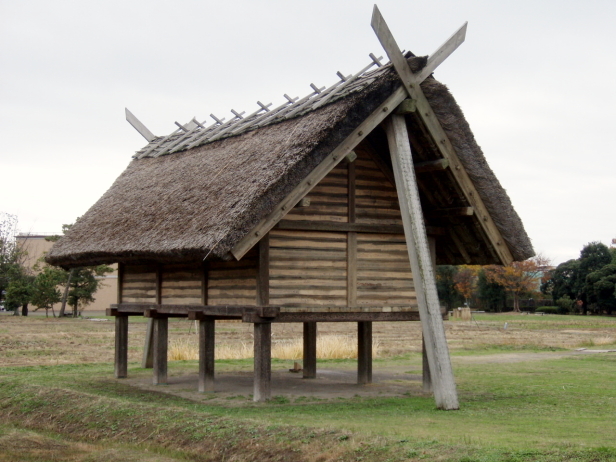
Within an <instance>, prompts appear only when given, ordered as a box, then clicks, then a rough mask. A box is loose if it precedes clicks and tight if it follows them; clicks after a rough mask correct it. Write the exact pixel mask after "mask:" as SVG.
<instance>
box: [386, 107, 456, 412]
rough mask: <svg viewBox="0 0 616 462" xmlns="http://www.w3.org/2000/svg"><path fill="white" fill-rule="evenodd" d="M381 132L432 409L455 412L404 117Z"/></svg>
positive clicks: (393, 118) (453, 386)
mask: <svg viewBox="0 0 616 462" xmlns="http://www.w3.org/2000/svg"><path fill="white" fill-rule="evenodd" d="M385 128H386V131H387V141H388V144H389V151H390V154H391V161H392V165H393V170H394V177H395V179H396V191H397V193H398V201H399V202H400V212H401V213H402V224H403V225H404V235H405V238H406V243H407V248H408V252H409V259H410V262H411V270H412V272H413V281H414V283H415V291H416V293H417V303H418V305H419V315H420V318H421V327H422V330H423V335H424V338H425V341H426V355H427V357H428V363H429V366H430V374H431V376H432V383H433V386H434V398H435V401H436V406H437V407H438V408H439V409H446V410H453V409H459V408H460V406H459V404H458V394H457V391H456V384H455V381H454V377H453V369H452V367H451V360H450V358H449V349H448V347H447V339H446V338H445V328H444V326H443V318H442V315H441V309H440V306H439V301H438V294H437V292H436V281H435V278H434V270H433V268H432V263H431V258H430V251H429V248H428V241H427V236H426V227H425V223H424V220H423V213H422V210H421V203H420V200H419V190H418V188H417V181H416V179H415V170H414V167H413V159H412V155H411V146H410V142H409V134H408V131H407V129H406V121H405V119H404V116H402V115H395V114H393V115H391V116H390V117H389V119H387V122H386V126H385Z"/></svg>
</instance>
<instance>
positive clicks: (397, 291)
mask: <svg viewBox="0 0 616 462" xmlns="http://www.w3.org/2000/svg"><path fill="white" fill-rule="evenodd" d="M357 305H358V306H375V305H376V306H401V305H411V306H417V299H416V296H415V287H414V285H413V275H412V274H411V267H410V264H409V256H408V251H407V249H406V241H405V239H404V235H402V234H401V235H397V234H362V233H357Z"/></svg>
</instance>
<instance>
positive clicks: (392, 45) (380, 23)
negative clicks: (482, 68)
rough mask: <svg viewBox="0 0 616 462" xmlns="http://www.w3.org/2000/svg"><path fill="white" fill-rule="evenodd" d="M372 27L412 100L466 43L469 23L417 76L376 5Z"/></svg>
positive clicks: (452, 37) (429, 59) (440, 49)
mask: <svg viewBox="0 0 616 462" xmlns="http://www.w3.org/2000/svg"><path fill="white" fill-rule="evenodd" d="M370 25H371V26H372V29H374V32H375V33H376V36H377V37H378V39H379V41H380V42H381V45H382V46H383V48H384V49H385V52H386V53H387V56H388V57H389V60H390V61H391V62H392V64H393V65H394V68H395V69H396V72H397V73H398V75H399V76H400V80H402V83H403V84H404V87H405V88H406V91H407V92H408V94H409V95H410V97H411V98H413V99H416V98H417V92H418V91H421V90H420V89H419V84H420V83H421V82H423V81H424V80H425V79H426V78H427V77H428V76H429V75H430V74H432V72H434V70H435V69H436V68H437V67H438V66H439V65H440V64H441V63H442V62H443V61H445V59H447V58H448V57H449V55H450V54H452V53H453V52H454V51H455V50H456V48H458V47H459V46H460V45H461V44H462V42H464V39H465V38H466V26H467V25H468V22H465V23H464V24H463V25H462V27H460V28H459V29H458V30H457V31H456V33H454V34H453V35H452V36H451V37H450V38H449V40H447V41H446V42H445V43H444V44H443V45H441V46H440V47H439V48H438V49H437V50H436V51H435V52H434V53H432V54H431V55H430V56H429V57H428V62H427V63H426V66H425V67H424V68H423V69H422V70H421V71H420V72H419V73H417V74H413V71H411V68H410V66H409V64H408V62H407V61H406V59H405V58H404V55H403V54H402V52H401V51H400V48H399V47H398V44H397V43H396V39H395V38H394V36H393V34H392V33H391V31H390V30H389V27H388V26H387V23H386V22H385V19H384V18H383V15H381V12H380V11H379V9H378V7H377V6H376V5H374V10H373V11H372V21H371V22H370Z"/></svg>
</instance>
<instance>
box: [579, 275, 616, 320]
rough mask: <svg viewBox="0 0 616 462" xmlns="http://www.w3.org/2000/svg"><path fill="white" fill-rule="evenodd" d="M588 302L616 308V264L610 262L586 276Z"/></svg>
mask: <svg viewBox="0 0 616 462" xmlns="http://www.w3.org/2000/svg"><path fill="white" fill-rule="evenodd" d="M586 287H587V289H588V293H587V297H588V302H589V303H591V304H596V305H597V306H599V307H600V308H601V309H605V310H606V311H607V312H608V314H612V311H614V310H616V264H614V263H610V264H608V265H605V266H603V267H601V268H600V269H598V270H596V271H593V272H592V273H590V274H588V276H586Z"/></svg>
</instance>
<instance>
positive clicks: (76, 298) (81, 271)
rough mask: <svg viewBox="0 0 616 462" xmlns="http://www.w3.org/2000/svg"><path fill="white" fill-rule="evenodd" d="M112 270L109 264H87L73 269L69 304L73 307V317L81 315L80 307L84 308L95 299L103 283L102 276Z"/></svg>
mask: <svg viewBox="0 0 616 462" xmlns="http://www.w3.org/2000/svg"><path fill="white" fill-rule="evenodd" d="M111 272H113V268H112V267H110V266H107V265H99V266H86V267H83V268H75V269H73V270H72V273H73V274H72V277H71V282H70V285H69V291H68V304H69V305H70V306H71V307H72V309H73V317H77V316H78V315H79V308H83V307H84V306H86V305H89V304H90V303H92V302H93V301H94V300H95V299H94V294H95V293H96V291H97V290H98V289H99V288H100V287H101V285H102V284H103V280H102V279H101V277H102V276H104V275H105V274H106V273H111Z"/></svg>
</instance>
